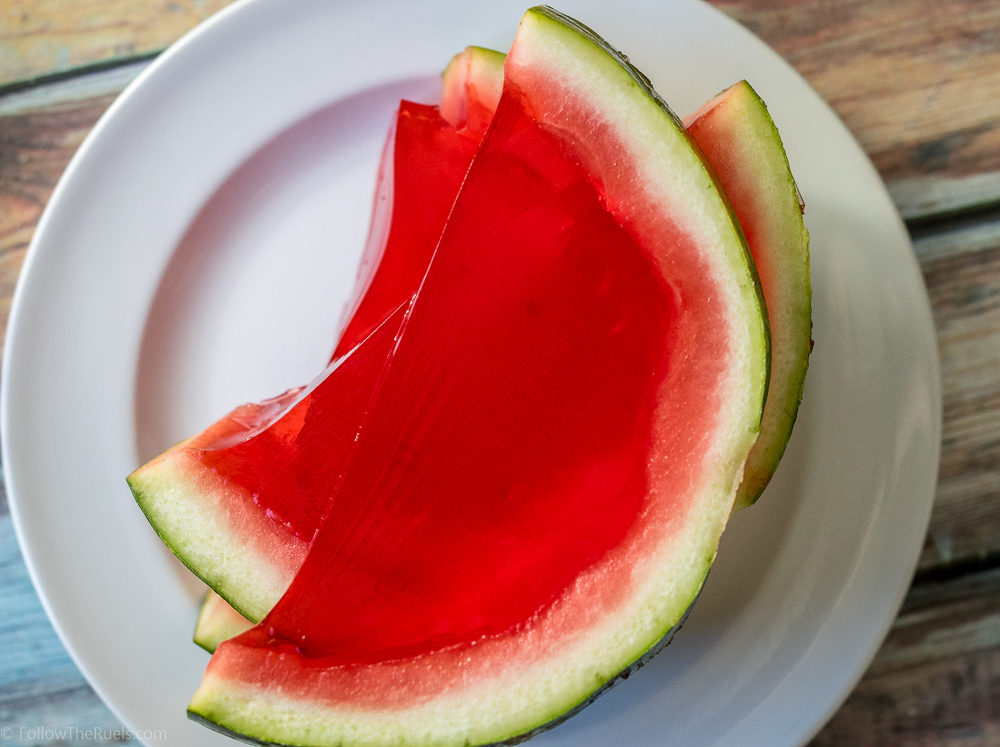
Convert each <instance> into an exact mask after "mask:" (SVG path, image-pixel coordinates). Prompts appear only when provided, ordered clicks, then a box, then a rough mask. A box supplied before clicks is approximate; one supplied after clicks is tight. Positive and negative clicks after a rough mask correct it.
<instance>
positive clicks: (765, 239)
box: [688, 81, 812, 509]
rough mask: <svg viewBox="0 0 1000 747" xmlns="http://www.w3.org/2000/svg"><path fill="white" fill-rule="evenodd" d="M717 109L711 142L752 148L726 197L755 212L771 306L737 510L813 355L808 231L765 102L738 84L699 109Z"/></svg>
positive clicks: (779, 449) (776, 442) (779, 437)
mask: <svg viewBox="0 0 1000 747" xmlns="http://www.w3.org/2000/svg"><path fill="white" fill-rule="evenodd" d="M723 102H724V103H723ZM719 104H721V105H724V106H727V107H730V108H736V109H735V111H734V113H733V114H731V115H730V116H729V117H728V118H727V120H726V121H725V122H721V121H719V119H718V118H715V119H714V120H713V124H712V125H711V126H712V128H713V136H715V137H719V130H720V128H723V127H725V128H726V129H727V130H728V132H729V133H731V134H730V138H731V139H732V140H739V141H742V142H748V143H753V145H754V147H752V148H749V147H748V148H741V149H739V152H738V157H739V159H740V160H739V163H738V168H737V169H736V175H735V177H734V178H735V179H736V180H737V181H739V182H740V183H739V184H729V185H727V187H728V189H729V190H730V192H731V193H732V192H733V191H734V190H736V189H739V190H740V192H741V195H742V197H741V200H740V202H741V204H746V206H747V208H752V209H753V210H754V216H753V218H754V221H755V223H757V224H758V235H757V242H759V243H760V246H759V248H756V247H755V248H756V249H757V251H756V253H755V254H754V256H755V262H756V264H757V265H758V269H760V270H761V273H760V274H761V277H762V278H763V282H764V284H765V285H764V295H765V298H767V299H769V300H770V302H769V304H768V307H767V311H768V321H769V326H770V330H771V335H772V342H773V347H772V351H771V352H772V356H771V378H770V382H769V385H768V394H767V401H766V404H765V406H764V415H763V417H762V420H761V429H760V438H759V439H758V440H757V443H755V444H754V447H753V449H751V450H750V456H749V458H748V459H747V464H746V468H745V477H744V480H743V484H742V485H740V490H739V493H737V496H736V503H735V506H734V508H735V509H741V508H745V507H747V506H750V505H752V504H753V503H754V502H756V500H757V499H758V498H759V497H760V495H761V493H763V492H764V488H766V487H767V485H768V483H769V482H770V480H771V478H772V477H773V476H774V473H775V470H777V468H778V463H779V462H780V461H781V457H782V456H783V455H784V453H785V448H786V447H787V445H788V441H789V439H790V438H791V435H792V427H793V426H794V425H795V420H796V417H797V415H798V410H799V404H800V403H801V401H802V393H803V390H804V388H805V379H806V371H807V370H808V367H809V354H810V352H811V351H812V287H811V283H810V271H809V231H808V230H807V229H806V226H805V222H804V221H803V219H802V205H801V202H800V197H799V191H798V188H797V187H796V185H795V180H794V178H793V177H792V171H791V167H790V166H789V163H788V155H787V153H786V152H785V148H784V146H783V145H782V142H781V135H780V134H779V133H778V128H777V127H776V126H775V124H774V120H773V119H772V118H771V115H770V113H769V112H768V110H767V106H766V105H765V104H764V101H763V100H762V99H761V98H760V96H759V95H758V94H757V92H756V91H755V90H754V89H753V87H752V86H751V85H750V84H749V83H747V82H746V81H741V82H739V83H737V84H736V85H734V86H732V87H731V88H729V89H726V90H725V91H723V92H722V93H721V94H719V96H717V97H716V98H715V99H713V100H712V101H710V102H708V103H707V104H705V106H704V107H702V110H701V111H702V112H706V113H707V112H709V111H711V109H712V108H713V105H719ZM699 113H700V112H696V113H695V114H693V115H692V116H691V117H689V118H688V120H689V122H691V123H693V122H694V121H695V120H697V118H698V115H699ZM720 155H721V154H720ZM765 270H766V271H765Z"/></svg>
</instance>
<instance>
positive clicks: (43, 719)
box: [0, 482, 137, 747]
mask: <svg viewBox="0 0 1000 747" xmlns="http://www.w3.org/2000/svg"><path fill="white" fill-rule="evenodd" d="M88 730H89V731H91V734H89V735H88V734H87V731H88ZM115 730H118V731H119V735H120V734H121V730H122V726H121V723H120V722H119V721H118V720H117V719H116V718H115V717H114V716H113V715H112V713H111V712H110V711H109V710H108V709H107V707H106V706H105V705H104V704H103V703H102V702H101V700H100V698H98V697H97V695H96V694H95V693H94V691H93V690H92V689H91V688H90V686H89V685H88V684H87V682H86V680H85V679H84V678H83V675H81V674H80V671H79V670H78V669H77V668H76V665H75V664H73V661H72V659H70V657H69V654H67V653H66V649H65V648H63V645H62V643H61V642H60V641H59V638H58V637H57V636H56V633H55V631H54V630H53V629H52V625H51V624H50V623H49V620H48V618H47V617H46V615H45V611H44V610H43V609H42V605H41V602H39V601H38V595H37V594H36V593H35V588H34V587H33V586H32V584H31V579H30V578H29V576H28V569H27V568H26V567H25V565H24V559H23V558H22V557H21V551H20V548H19V547H18V544H17V537H16V536H15V534H14V526H13V523H12V522H11V517H10V511H9V508H8V506H7V498H6V494H5V493H4V490H3V483H2V482H0V747H7V746H8V745H11V746H13V745H17V746H18V747H22V746H23V747H57V745H58V747H101V746H106V745H110V744H119V743H121V744H124V743H129V744H137V742H135V741H131V742H126V740H123V739H115V738H114V736H113V735H114V732H115Z"/></svg>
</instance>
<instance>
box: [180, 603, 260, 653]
mask: <svg viewBox="0 0 1000 747" xmlns="http://www.w3.org/2000/svg"><path fill="white" fill-rule="evenodd" d="M251 627H253V623H252V622H250V621H249V620H247V619H246V618H245V617H243V616H242V615H241V614H240V613H239V612H237V611H236V610H235V609H233V608H232V606H231V605H228V604H227V603H226V600H224V599H223V598H222V597H220V596H219V595H218V594H216V593H215V592H214V591H212V590H211V589H209V591H208V593H207V594H206V595H205V599H204V601H202V603H201V610H200V611H199V612H198V621H197V622H196V623H195V626H194V636H193V637H192V640H193V641H194V642H195V643H196V644H197V645H198V646H201V647H202V648H203V649H205V650H206V651H208V653H210V654H212V653H215V649H217V648H218V647H219V644H220V643H222V642H223V641H227V640H229V639H230V638H233V637H235V636H238V635H239V634H240V633H244V632H246V631H247V630H249V629H250V628H251Z"/></svg>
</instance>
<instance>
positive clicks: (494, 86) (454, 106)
mask: <svg viewBox="0 0 1000 747" xmlns="http://www.w3.org/2000/svg"><path fill="white" fill-rule="evenodd" d="M506 57H507V55H505V54H504V53H503V52H496V51H494V50H492V49H486V48H485V47H466V48H465V49H464V50H462V51H461V52H459V53H458V54H457V55H455V56H454V57H452V58H451V61H450V62H449V63H448V67H446V68H445V69H444V72H443V73H441V116H442V117H443V118H444V119H445V121H446V122H448V124H450V125H451V126H452V127H456V128H459V129H462V128H467V129H470V130H473V131H476V132H478V133H482V132H485V131H486V127H487V126H488V125H489V123H490V119H491V118H492V116H493V112H494V111H496V108H497V104H498V103H499V102H500V94H501V93H503V63H504V60H505V59H506Z"/></svg>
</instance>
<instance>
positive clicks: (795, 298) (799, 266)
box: [414, 47, 812, 510]
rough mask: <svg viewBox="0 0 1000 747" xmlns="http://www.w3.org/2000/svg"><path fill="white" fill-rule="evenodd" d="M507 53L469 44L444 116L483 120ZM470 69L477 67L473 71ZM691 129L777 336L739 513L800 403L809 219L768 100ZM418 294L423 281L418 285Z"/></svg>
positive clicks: (735, 94)
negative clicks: (469, 110)
mask: <svg viewBox="0 0 1000 747" xmlns="http://www.w3.org/2000/svg"><path fill="white" fill-rule="evenodd" d="M503 58H504V55H503V54H502V53H501V52H493V51H492V50H484V49H481V48H479V47H469V48H468V49H466V50H465V51H464V52H462V53H461V54H458V55H456V56H455V58H454V59H453V60H452V62H451V64H449V65H448V68H447V69H446V70H445V73H444V76H443V78H444V93H443V95H442V98H441V112H442V116H444V117H445V118H446V119H448V120H449V121H450V122H451V123H452V124H454V125H455V126H462V123H463V122H464V121H465V120H464V118H465V117H466V115H465V107H466V106H470V107H471V106H472V104H466V103H465V102H466V101H475V102H476V106H477V113H476V115H475V117H476V119H477V120H478V121H482V120H483V119H484V118H485V117H486V116H492V113H493V111H494V110H495V109H496V104H497V102H498V101H499V98H500V97H499V94H496V93H495V91H497V90H498V89H500V88H501V87H502V85H503V64H502V63H503ZM465 71H475V75H472V74H471V73H470V74H468V76H466V75H465ZM684 125H685V127H687V129H688V132H690V133H691V135H692V136H693V137H694V139H695V141H696V142H697V143H698V145H699V146H700V147H701V149H702V152H703V153H704V154H705V156H706V157H707V158H708V161H709V163H711V165H712V168H713V169H714V170H715V173H716V175H717V176H718V177H719V181H720V182H721V184H722V187H723V189H724V191H725V192H726V195H727V196H728V197H729V199H730V201H731V203H732V205H733V209H734V210H735V212H736V215H737V217H738V218H739V220H740V224H741V226H742V228H743V231H744V234H745V235H746V238H747V243H748V244H749V246H750V251H751V253H752V254H753V258H754V263H755V265H756V267H757V271H758V274H759V276H760V281H761V287H762V289H763V292H764V300H765V302H766V304H767V312H768V323H769V327H770V332H771V346H772V347H771V371H770V380H769V385H768V393H767V404H766V407H765V409H764V417H763V419H762V421H761V426H760V437H759V438H758V439H757V443H756V444H754V448H753V451H752V452H751V453H750V458H749V459H748V460H747V465H746V468H745V470H744V477H743V484H742V485H741V486H740V492H739V493H738V494H737V496H736V503H735V504H734V509H735V510H739V509H742V508H746V507H747V506H750V505H752V504H753V503H754V502H756V500H757V498H759V497H760V495H761V493H763V492H764V488H766V487H767V484H768V483H769V482H770V480H771V477H772V476H773V475H774V472H775V470H776V469H777V467H778V463H779V462H780V461H781V457H782V455H783V454H784V452H785V447H786V446H787V445H788V440H789V438H790V437H791V434H792V427H793V426H794V425H795V417H796V415H797V414H798V410H799V403H800V402H801V401H802V390H803V388H804V386H805V377H806V371H807V370H808V367H809V354H810V353H811V352H812V335H811V332H812V289H811V286H810V278H809V232H808V231H807V230H806V227H805V224H804V222H803V220H802V209H803V205H802V203H801V196H800V195H799V192H798V189H797V188H796V186H795V180H794V179H793V177H792V172H791V169H790V168H789V166H788V157H787V156H786V155H785V149H784V147H783V146H782V144H781V136H780V135H779V134H778V129H777V128H776V127H775V126H774V122H773V120H772V119H771V117H770V115H769V114H768V112H767V107H766V106H765V104H764V102H763V100H762V99H761V98H760V97H759V96H758V95H757V93H756V91H754V90H753V88H752V87H751V86H750V84H749V83H747V82H746V81H740V82H739V83H737V84H736V85H733V86H731V87H730V88H728V89H726V90H725V91H723V92H722V93H720V94H719V95H718V96H716V97H715V98H713V99H711V100H710V101H708V102H707V103H706V104H704V105H703V106H702V107H701V108H699V109H698V110H697V111H696V112H694V113H693V114H691V115H689V116H687V117H685V118H684ZM414 290H415V287H414Z"/></svg>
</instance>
